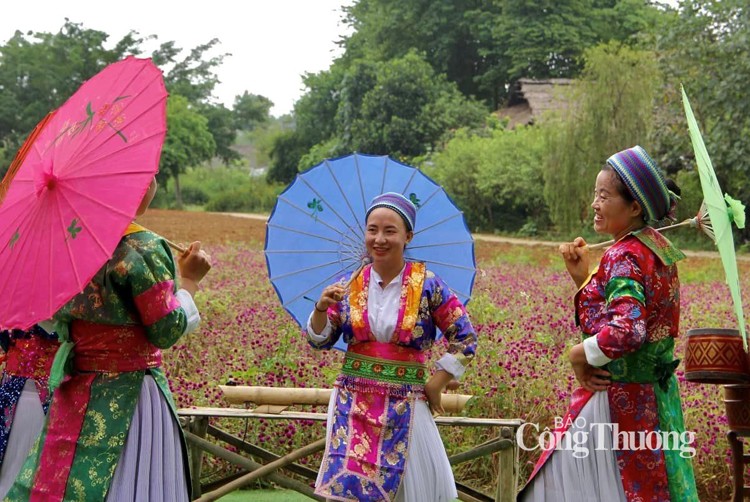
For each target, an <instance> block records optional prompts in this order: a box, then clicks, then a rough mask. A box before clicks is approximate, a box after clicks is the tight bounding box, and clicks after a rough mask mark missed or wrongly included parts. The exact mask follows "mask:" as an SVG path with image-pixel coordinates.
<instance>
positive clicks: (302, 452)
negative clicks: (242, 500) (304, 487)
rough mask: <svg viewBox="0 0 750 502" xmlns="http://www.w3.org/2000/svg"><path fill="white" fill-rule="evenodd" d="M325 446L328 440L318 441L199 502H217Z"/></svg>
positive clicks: (250, 473)
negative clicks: (214, 501)
mask: <svg viewBox="0 0 750 502" xmlns="http://www.w3.org/2000/svg"><path fill="white" fill-rule="evenodd" d="M325 446H326V438H321V439H318V440H317V441H315V442H314V443H311V444H309V445H307V446H304V447H302V448H300V449H298V450H295V451H293V452H291V453H289V454H287V455H284V456H283V457H281V458H280V459H278V460H276V461H274V462H271V463H270V464H266V465H264V466H263V467H261V468H259V469H257V470H254V471H253V472H249V473H247V474H246V475H244V476H242V477H241V478H238V479H235V480H234V481H232V482H231V483H227V484H226V485H224V486H222V487H221V488H219V489H217V490H214V491H212V492H210V493H206V494H205V495H203V496H202V497H201V498H199V499H198V502H210V501H213V500H217V499H219V498H220V497H223V496H224V495H226V494H228V493H230V492H233V491H234V490H237V489H239V488H242V487H243V486H246V485H247V484H248V483H252V482H253V481H255V480H256V479H258V478H261V477H263V476H266V475H268V474H271V473H273V472H274V471H276V470H277V469H280V468H281V467H284V466H285V465H287V464H291V463H293V462H296V461H297V460H299V459H300V458H303V457H307V456H308V455H312V454H313V453H316V452H319V451H321V450H323V449H324V448H325Z"/></svg>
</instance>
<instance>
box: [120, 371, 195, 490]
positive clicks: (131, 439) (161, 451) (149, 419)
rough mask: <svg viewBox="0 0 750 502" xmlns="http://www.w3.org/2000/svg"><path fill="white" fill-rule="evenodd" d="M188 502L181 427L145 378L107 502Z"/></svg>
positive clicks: (149, 381)
mask: <svg viewBox="0 0 750 502" xmlns="http://www.w3.org/2000/svg"><path fill="white" fill-rule="evenodd" d="M145 500H154V501H156V500H160V501H174V502H183V501H184V502H188V500H189V499H188V485H187V478H186V476H185V469H184V462H183V459H182V444H181V442H180V436H179V424H178V423H177V422H176V421H175V419H174V416H173V415H172V413H171V411H170V409H169V405H168V404H167V400H166V399H165V398H164V396H163V395H162V393H161V391H160V390H159V387H158V386H157V385H156V381H155V380H154V378H153V377H152V376H150V375H146V377H145V378H144V379H143V385H141V392H140V395H139V396H138V403H137V405H136V409H135V412H134V413H133V420H132V421H131V424H130V430H129V431H128V437H127V440H126V443H125V447H124V448H123V450H122V454H121V455H120V461H119V462H118V463H117V468H116V469H115V474H114V477H113V478H112V484H111V485H110V489H109V492H108V493H107V502H141V501H145Z"/></svg>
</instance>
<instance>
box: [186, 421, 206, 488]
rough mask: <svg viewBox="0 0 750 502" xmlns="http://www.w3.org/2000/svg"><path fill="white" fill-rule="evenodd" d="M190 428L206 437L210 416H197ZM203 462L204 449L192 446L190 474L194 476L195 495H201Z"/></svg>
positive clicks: (199, 435)
mask: <svg viewBox="0 0 750 502" xmlns="http://www.w3.org/2000/svg"><path fill="white" fill-rule="evenodd" d="M188 430H189V431H190V432H192V433H193V434H195V435H196V436H198V437H199V438H202V439H205V438H206V431H207V430H208V417H195V418H194V419H193V420H191V421H190V423H189V424H188ZM202 464H203V450H201V449H200V448H197V447H193V448H190V475H191V477H192V478H193V479H192V482H193V496H194V497H200V494H201V465H202Z"/></svg>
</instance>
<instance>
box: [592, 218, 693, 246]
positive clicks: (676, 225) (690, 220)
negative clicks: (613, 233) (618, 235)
mask: <svg viewBox="0 0 750 502" xmlns="http://www.w3.org/2000/svg"><path fill="white" fill-rule="evenodd" d="M687 225H690V226H692V227H697V226H699V224H698V218H688V219H687V220H685V221H681V222H679V223H675V224H674V225H668V226H666V227H661V228H657V229H656V231H657V232H659V233H661V232H663V231H664V230H671V229H673V228H677V227H684V226H687ZM614 243H615V240H614V239H610V240H608V241H604V242H598V243H596V244H588V245H587V246H586V247H587V248H589V249H602V248H605V247H607V246H611V245H612V244H614Z"/></svg>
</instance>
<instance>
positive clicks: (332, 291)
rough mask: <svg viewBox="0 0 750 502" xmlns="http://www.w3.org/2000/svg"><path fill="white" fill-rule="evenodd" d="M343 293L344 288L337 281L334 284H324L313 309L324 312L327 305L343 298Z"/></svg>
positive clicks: (344, 291)
mask: <svg viewBox="0 0 750 502" xmlns="http://www.w3.org/2000/svg"><path fill="white" fill-rule="evenodd" d="M345 294H346V290H345V289H344V286H342V285H341V284H340V283H338V282H337V283H335V284H331V285H330V286H326V287H325V288H323V291H322V292H321V293H320V298H318V301H317V302H315V310H317V311H318V312H321V313H322V312H325V311H326V310H328V308H329V307H331V306H332V305H335V304H336V303H338V302H340V301H341V300H342V299H343V298H344V295H345Z"/></svg>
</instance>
